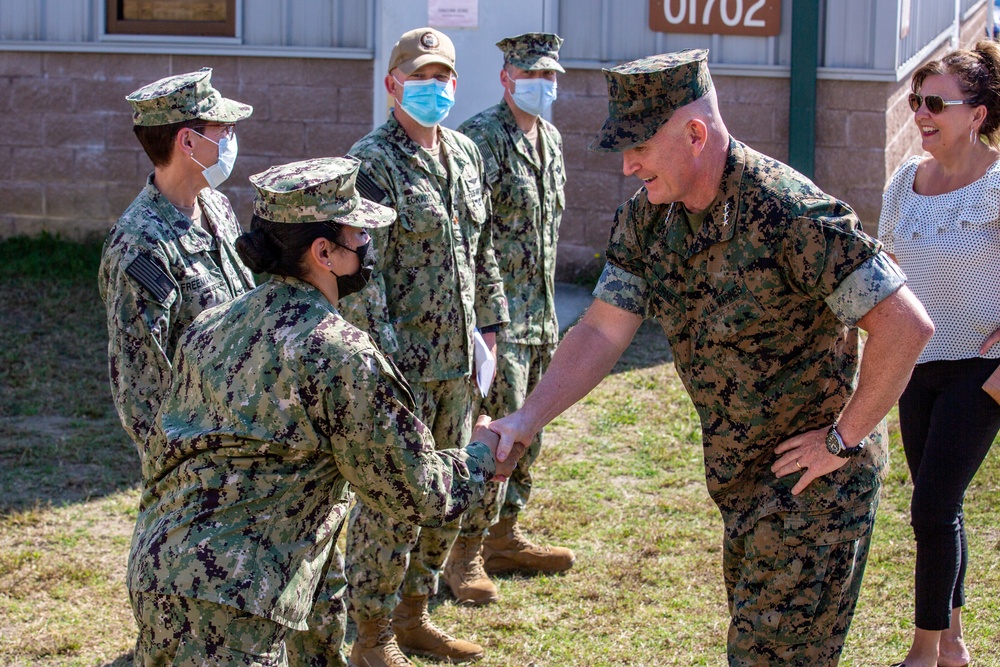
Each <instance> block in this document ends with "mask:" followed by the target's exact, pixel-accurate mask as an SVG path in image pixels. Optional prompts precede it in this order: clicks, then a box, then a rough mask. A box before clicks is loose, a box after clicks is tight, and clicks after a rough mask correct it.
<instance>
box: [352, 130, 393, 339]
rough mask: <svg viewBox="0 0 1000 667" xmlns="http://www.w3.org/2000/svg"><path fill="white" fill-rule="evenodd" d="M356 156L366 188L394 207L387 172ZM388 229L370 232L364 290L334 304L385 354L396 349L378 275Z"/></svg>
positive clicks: (379, 274)
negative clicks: (371, 261)
mask: <svg viewBox="0 0 1000 667" xmlns="http://www.w3.org/2000/svg"><path fill="white" fill-rule="evenodd" d="M352 150H354V149H352ZM359 159H361V160H362V164H361V169H360V170H359V175H360V173H363V174H364V175H365V182H366V183H368V184H369V185H368V186H367V190H368V191H369V192H372V193H378V194H380V195H381V196H382V201H380V202H378V203H380V204H383V205H385V206H391V207H393V208H395V206H396V202H395V201H394V200H393V196H392V192H393V189H392V188H391V186H390V182H389V177H388V173H387V172H386V171H385V170H384V169H383V168H382V167H381V165H380V164H378V163H375V162H373V161H372V160H368V159H365V158H359ZM391 229H392V225H390V226H389V227H385V228H379V229H373V230H372V231H371V236H372V252H374V254H375V270H374V271H372V277H371V280H370V281H369V282H368V284H367V285H366V286H365V287H364V289H362V290H361V291H359V292H357V293H356V294H351V295H349V296H347V297H344V298H343V299H341V300H340V301H339V302H338V304H337V309H338V310H339V311H340V313H341V314H342V315H343V316H344V318H345V319H347V321H349V322H350V323H351V324H353V325H354V326H356V327H358V328H359V329H363V330H364V331H367V332H368V333H369V334H370V335H371V337H372V338H374V339H375V341H376V342H377V343H378V345H379V348H381V350H382V351H383V352H385V353H386V354H395V353H396V351H397V350H399V343H398V341H397V340H396V332H395V330H394V329H393V328H392V324H391V321H390V319H389V307H388V304H387V303H386V295H385V279H384V277H383V275H382V266H383V262H384V259H385V256H386V252H387V251H388V247H389V240H390V238H391V231H390V230H391Z"/></svg>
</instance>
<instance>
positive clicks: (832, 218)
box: [769, 199, 881, 301]
mask: <svg viewBox="0 0 1000 667" xmlns="http://www.w3.org/2000/svg"><path fill="white" fill-rule="evenodd" d="M795 213H796V214H797V215H796V217H794V218H793V219H792V220H791V221H789V222H787V223H780V222H778V223H776V224H775V225H773V226H771V227H770V231H769V233H771V234H776V235H778V237H779V238H778V239H776V240H774V244H775V246H777V247H778V248H780V250H778V252H777V254H778V260H779V262H780V263H781V265H782V269H783V272H784V274H785V279H786V281H787V282H788V284H789V286H790V287H792V288H793V289H795V290H796V291H798V292H800V293H802V294H804V295H806V296H808V297H809V298H812V299H816V300H817V301H822V300H825V299H827V297H829V296H830V295H832V294H833V293H834V291H835V290H836V289H837V287H838V286H839V285H840V284H841V283H842V282H843V281H844V279H845V278H847V276H849V275H850V274H851V273H853V272H854V271H855V270H856V269H857V268H858V267H860V266H861V265H862V264H864V263H866V262H867V261H868V260H869V259H871V258H872V257H874V256H875V255H877V254H878V253H879V251H880V250H881V244H879V242H878V241H876V240H875V239H874V238H872V237H870V236H868V235H867V234H865V233H864V232H863V231H862V230H861V223H860V221H859V220H858V218H857V216H856V215H855V214H854V211H852V210H851V209H850V208H849V207H848V206H847V205H846V204H844V203H843V202H840V201H837V200H835V199H810V200H808V201H805V202H801V205H800V207H799V210H798V211H796V212H795Z"/></svg>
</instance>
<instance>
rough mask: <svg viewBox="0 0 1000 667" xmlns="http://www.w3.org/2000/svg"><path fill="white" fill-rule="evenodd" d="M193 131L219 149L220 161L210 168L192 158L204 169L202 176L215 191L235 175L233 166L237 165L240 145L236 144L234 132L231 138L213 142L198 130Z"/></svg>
mask: <svg viewBox="0 0 1000 667" xmlns="http://www.w3.org/2000/svg"><path fill="white" fill-rule="evenodd" d="M191 131H192V132H194V133H195V134H197V135H198V136H199V137H202V138H204V139H206V140H208V141H211V142H212V143H213V144H215V145H216V146H218V147H219V160H218V161H217V162H216V163H215V164H213V165H212V166H210V167H206V166H205V165H203V164H202V163H201V162H198V160H197V159H195V157H194V156H193V155H192V156H191V159H192V160H194V161H195V162H197V163H198V166H199V167H201V168H202V171H201V175H202V176H204V177H205V181H206V182H207V183H208V187H210V188H212V189H213V190H215V189H216V188H218V187H219V186H220V185H222V182H223V181H225V180H226V179H227V178H229V175H230V174H231V173H233V165H235V164H236V153H237V152H238V150H239V145H237V143H236V133H235V132H233V133H232V135H231V136H223V137H222V139H221V140H219V141H212V140H211V139H209V138H208V137H206V136H205V135H204V134H202V133H201V132H199V131H198V130H191Z"/></svg>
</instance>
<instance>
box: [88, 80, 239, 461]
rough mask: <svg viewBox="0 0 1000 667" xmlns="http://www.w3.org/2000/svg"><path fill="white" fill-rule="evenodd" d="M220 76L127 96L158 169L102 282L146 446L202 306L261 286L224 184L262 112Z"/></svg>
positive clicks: (119, 396) (132, 424) (115, 377)
mask: <svg viewBox="0 0 1000 667" xmlns="http://www.w3.org/2000/svg"><path fill="white" fill-rule="evenodd" d="M211 76H212V70H211V69H209V68H204V69H201V70H199V71H197V72H190V73H187V74H180V75H176V76H169V77H166V78H164V79H160V80H159V81H156V82H154V83H151V84H149V85H147V86H143V87H142V88H140V89H139V90H137V91H135V92H134V93H132V94H131V95H129V96H128V97H127V98H126V99H127V100H128V102H129V104H130V105H131V106H132V119H133V123H134V131H135V134H136V137H137V138H138V139H139V143H140V144H142V147H143V148H144V149H145V151H146V154H147V155H148V156H149V158H150V159H151V160H152V162H153V173H152V174H150V176H149V178H148V179H147V181H146V187H145V188H144V189H143V190H142V192H140V193H139V196H138V197H136V198H135V201H133V202H132V203H131V204H130V205H129V207H128V209H126V211H125V212H124V213H123V214H122V216H121V218H119V219H118V222H116V223H115V225H114V226H113V227H112V228H111V230H110V231H109V232H108V235H107V239H106V240H105V242H104V248H103V250H102V251H101V265H100V269H99V274H98V287H99V289H100V293H101V299H102V300H103V301H104V305H105V307H106V308H107V317H108V368H109V371H110V377H111V393H112V397H113V398H114V403H115V408H116V409H117V410H118V417H119V418H120V419H121V423H122V426H124V427H125V431H126V432H127V433H128V434H129V437H131V438H132V441H133V442H134V443H135V445H136V447H137V448H138V449H139V451H140V452H141V451H143V449H144V447H145V442H146V438H147V436H148V434H149V431H150V429H151V428H152V426H153V418H154V416H155V415H156V411H157V409H158V408H159V405H160V400H161V398H162V397H163V393H164V392H165V391H166V390H167V387H168V386H169V385H170V368H171V367H170V362H171V359H172V358H173V353H174V348H175V347H176V345H177V340H178V339H179V338H180V335H181V332H183V331H184V328H185V327H186V326H187V325H188V324H190V323H191V321H192V320H193V319H194V318H195V317H196V316H197V315H198V313H200V312H201V311H203V310H205V309H206V308H209V307H211V306H215V305H218V304H221V303H225V302H227V301H229V300H230V299H233V298H234V297H237V296H239V295H240V294H243V293H244V292H246V291H247V290H249V289H252V288H253V275H252V274H251V273H250V271H248V270H247V269H246V267H244V266H243V263H242V262H241V261H240V259H239V257H237V255H236V250H235V249H234V247H233V244H234V243H235V241H236V237H237V236H239V234H240V231H241V230H240V225H239V223H238V222H237V220H236V216H235V215H234V214H233V209H232V207H231V206H230V205H229V200H228V199H226V197H225V195H223V194H222V193H220V192H219V191H218V190H216V189H215V187H216V186H217V185H218V184H219V183H221V180H219V179H220V177H221V174H222V172H223V171H224V170H225V169H231V168H232V166H233V160H235V158H236V135H235V132H234V130H233V124H234V123H236V122H237V121H239V120H242V119H244V118H247V117H248V116H249V115H250V113H251V112H252V110H253V109H252V107H250V106H248V105H246V104H241V103H239V102H235V101H233V100H230V99H226V98H224V97H222V96H221V95H220V94H219V91H217V90H216V89H215V88H213V87H212V84H211ZM223 146H225V148H226V150H225V151H224V150H223Z"/></svg>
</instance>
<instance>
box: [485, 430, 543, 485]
mask: <svg viewBox="0 0 1000 667" xmlns="http://www.w3.org/2000/svg"><path fill="white" fill-rule="evenodd" d="M507 419H508V418H504V419H501V420H498V421H495V422H494V421H493V420H492V419H490V418H489V417H488V416H487V415H480V416H479V419H478V420H476V426H475V428H474V429H473V430H472V440H473V442H482V443H485V444H486V446H487V447H489V448H490V454H492V455H493V460H494V462H496V474H495V475H494V476H493V480H494V481H497V482H505V481H507V479H508V478H509V477H510V475H511V473H513V472H514V468H516V467H517V462H518V460H520V458H521V456H523V455H524V452H525V450H527V449H528V445H529V444H530V443H531V440H532V437H534V434H532V436H531V437H523V438H516V439H515V436H514V431H511V430H508V429H505V428H503V426H502V422H505V421H507Z"/></svg>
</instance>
